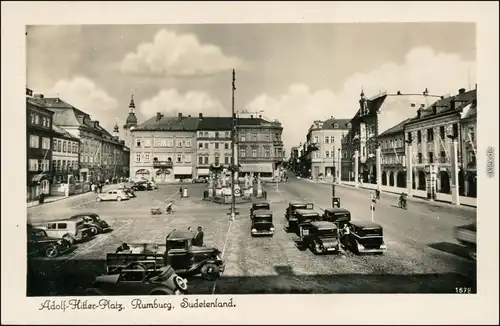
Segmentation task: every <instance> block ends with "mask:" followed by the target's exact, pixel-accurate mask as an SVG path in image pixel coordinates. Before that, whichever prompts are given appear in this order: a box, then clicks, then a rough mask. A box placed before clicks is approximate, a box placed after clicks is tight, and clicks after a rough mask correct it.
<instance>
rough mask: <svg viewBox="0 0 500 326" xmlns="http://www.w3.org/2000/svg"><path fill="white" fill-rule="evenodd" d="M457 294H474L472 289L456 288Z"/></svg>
mask: <svg viewBox="0 0 500 326" xmlns="http://www.w3.org/2000/svg"><path fill="white" fill-rule="evenodd" d="M455 293H460V294H471V293H472V289H471V288H455Z"/></svg>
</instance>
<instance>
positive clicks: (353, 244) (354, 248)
mask: <svg viewBox="0 0 500 326" xmlns="http://www.w3.org/2000/svg"><path fill="white" fill-rule="evenodd" d="M351 250H352V252H353V253H354V254H355V255H359V254H360V252H359V249H358V242H357V241H356V240H354V242H351Z"/></svg>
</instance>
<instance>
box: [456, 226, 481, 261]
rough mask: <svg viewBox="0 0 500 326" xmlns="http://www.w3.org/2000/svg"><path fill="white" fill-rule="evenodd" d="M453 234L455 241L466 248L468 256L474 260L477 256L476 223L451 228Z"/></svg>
mask: <svg viewBox="0 0 500 326" xmlns="http://www.w3.org/2000/svg"><path fill="white" fill-rule="evenodd" d="M453 235H454V237H455V239H457V241H458V242H459V243H460V244H462V245H463V246H465V247H466V248H467V252H468V254H469V256H470V257H471V258H472V259H474V260H476V257H477V249H476V247H477V246H476V243H477V224H476V223H472V224H466V225H460V226H457V227H455V228H454V229H453Z"/></svg>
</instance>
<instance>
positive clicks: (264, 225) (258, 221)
mask: <svg viewBox="0 0 500 326" xmlns="http://www.w3.org/2000/svg"><path fill="white" fill-rule="evenodd" d="M250 233H251V235H252V237H255V236H259V235H268V236H271V237H272V236H273V235H274V224H273V212H271V211H270V210H268V209H259V210H255V211H253V213H252V225H251V232H250Z"/></svg>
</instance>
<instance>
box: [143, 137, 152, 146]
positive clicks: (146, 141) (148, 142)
mask: <svg viewBox="0 0 500 326" xmlns="http://www.w3.org/2000/svg"><path fill="white" fill-rule="evenodd" d="M144 147H151V138H144Z"/></svg>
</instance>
